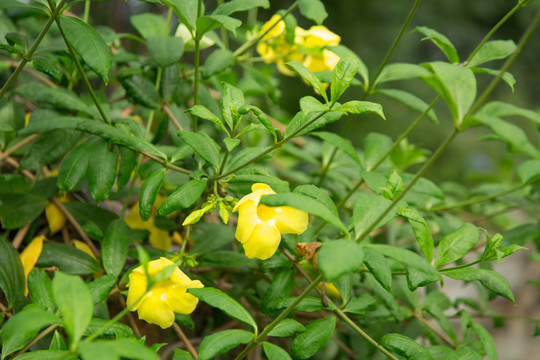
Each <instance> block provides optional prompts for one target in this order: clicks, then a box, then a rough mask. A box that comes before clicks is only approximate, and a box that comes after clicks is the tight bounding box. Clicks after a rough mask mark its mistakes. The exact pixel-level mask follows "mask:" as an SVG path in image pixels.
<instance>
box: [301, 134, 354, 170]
mask: <svg viewBox="0 0 540 360" xmlns="http://www.w3.org/2000/svg"><path fill="white" fill-rule="evenodd" d="M310 135H313V136H317V137H319V138H321V139H323V140H324V141H326V142H328V143H330V144H332V145H333V146H335V147H336V148H338V149H339V150H341V151H343V152H344V153H345V154H347V155H349V156H350V157H351V159H353V160H354V161H355V162H356V163H358V164H359V165H362V161H361V160H360V157H359V156H358V153H357V152H356V149H355V148H354V147H353V145H352V144H351V141H350V140H349V139H344V138H343V137H341V136H339V135H337V134H334V133H330V132H326V131H319V132H312V133H311V134H310Z"/></svg>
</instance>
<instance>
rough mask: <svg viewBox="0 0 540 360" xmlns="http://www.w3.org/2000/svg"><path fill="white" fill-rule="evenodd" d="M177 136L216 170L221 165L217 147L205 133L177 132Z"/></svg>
mask: <svg viewBox="0 0 540 360" xmlns="http://www.w3.org/2000/svg"><path fill="white" fill-rule="evenodd" d="M178 135H180V137H181V138H182V140H184V142H185V143H186V144H187V145H189V147H191V148H192V149H193V150H194V151H195V152H196V153H197V154H199V155H201V157H202V158H203V159H204V160H206V161H208V163H209V164H210V165H212V166H214V167H215V168H216V169H218V168H219V166H220V164H221V155H220V154H219V150H220V149H219V146H218V144H216V142H215V141H214V140H213V139H212V138H211V137H210V136H208V135H207V134H206V133H194V132H190V131H179V132H178Z"/></svg>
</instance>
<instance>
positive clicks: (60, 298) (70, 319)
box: [52, 271, 94, 344]
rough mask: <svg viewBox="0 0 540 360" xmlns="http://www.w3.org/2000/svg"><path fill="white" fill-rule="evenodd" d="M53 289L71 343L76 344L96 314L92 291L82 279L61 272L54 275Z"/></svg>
mask: <svg viewBox="0 0 540 360" xmlns="http://www.w3.org/2000/svg"><path fill="white" fill-rule="evenodd" d="M52 289H53V295H54V300H55V302H56V305H57V306H58V310H59V311H60V313H61V314H62V319H63V324H64V327H65V329H66V331H67V333H68V334H69V337H70V339H71V342H72V343H73V344H76V343H78V342H79V340H80V339H81V336H82V335H83V333H84V331H85V330H86V327H87V326H88V324H90V320H91V319H92V314H93V312H94V304H93V302H92V296H91V295H90V291H89V290H88V287H87V286H86V284H85V283H84V282H83V281H82V279H81V278H80V277H78V276H71V275H66V274H64V273H62V272H60V271H57V272H56V273H55V275H54V279H53V281H52Z"/></svg>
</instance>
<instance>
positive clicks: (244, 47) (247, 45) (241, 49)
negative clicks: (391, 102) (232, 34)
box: [233, 1, 298, 57]
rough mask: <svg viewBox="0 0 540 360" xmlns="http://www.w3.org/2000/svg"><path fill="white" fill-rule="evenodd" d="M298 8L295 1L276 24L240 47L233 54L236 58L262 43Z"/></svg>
mask: <svg viewBox="0 0 540 360" xmlns="http://www.w3.org/2000/svg"><path fill="white" fill-rule="evenodd" d="M297 7H298V2H297V1H295V2H294V3H293V4H292V5H291V6H289V8H288V9H287V10H285V12H284V13H283V14H282V15H281V16H280V17H279V19H278V20H277V21H276V22H275V23H273V24H272V25H271V26H270V27H269V28H268V29H267V30H266V31H265V32H263V33H260V34H259V35H258V36H257V37H256V38H254V39H252V40H250V41H248V42H247V43H245V44H244V45H242V46H240V47H239V48H238V49H236V51H235V52H234V53H233V55H234V56H236V57H239V56H241V55H243V54H245V53H246V52H248V51H249V49H251V48H252V47H254V46H255V45H257V43H258V42H259V41H261V39H262V38H263V37H265V36H266V34H268V33H269V32H270V31H272V29H273V28H274V27H275V26H276V25H277V24H279V22H280V21H281V20H283V19H284V18H285V17H286V16H287V15H289V14H290V13H292V12H293V11H294V9H296V8H297Z"/></svg>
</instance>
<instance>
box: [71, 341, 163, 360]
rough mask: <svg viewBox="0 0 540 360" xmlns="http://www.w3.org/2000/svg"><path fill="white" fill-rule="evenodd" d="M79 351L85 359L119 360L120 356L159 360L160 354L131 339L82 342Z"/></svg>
mask: <svg viewBox="0 0 540 360" xmlns="http://www.w3.org/2000/svg"><path fill="white" fill-rule="evenodd" d="M79 351H80V353H81V356H82V358H83V360H92V359H105V360H109V359H111V360H117V359H120V358H127V359H133V360H159V356H158V355H157V354H156V353H155V352H154V351H152V350H151V349H149V348H148V347H146V346H145V345H144V344H141V343H138V342H136V341H133V340H131V339H118V340H115V341H107V340H101V341H92V342H82V343H81V344H80V345H79Z"/></svg>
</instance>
